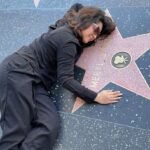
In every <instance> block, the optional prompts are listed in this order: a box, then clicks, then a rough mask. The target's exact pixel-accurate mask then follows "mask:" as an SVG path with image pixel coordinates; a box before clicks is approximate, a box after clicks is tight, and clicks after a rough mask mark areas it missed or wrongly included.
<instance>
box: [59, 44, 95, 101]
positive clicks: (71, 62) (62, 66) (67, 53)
mask: <svg viewBox="0 0 150 150" xmlns="http://www.w3.org/2000/svg"><path fill="white" fill-rule="evenodd" d="M76 54H77V50H76V44H75V43H71V42H70V43H67V44H66V45H65V46H63V47H62V48H60V49H59V50H58V52H57V77H58V80H59V81H60V83H61V84H62V85H63V87H65V88H67V89H68V90H69V91H71V92H73V93H74V94H76V95H77V96H78V97H80V98H82V99H83V100H85V101H86V102H88V103H91V102H93V101H94V99H95V98H96V96H97V93H96V92H94V91H92V90H90V89H88V88H86V87H85V86H82V85H81V84H80V83H79V82H78V81H76V80H75V79H74V66H75V56H76Z"/></svg>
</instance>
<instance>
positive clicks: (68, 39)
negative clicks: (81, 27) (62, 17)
mask: <svg viewBox="0 0 150 150" xmlns="http://www.w3.org/2000/svg"><path fill="white" fill-rule="evenodd" d="M48 34H49V40H54V41H55V42H56V43H60V44H61V45H65V44H67V43H74V44H76V45H78V46H80V42H79V39H78V38H77V36H76V35H75V34H74V32H73V30H72V29H71V28H69V27H68V26H63V27H60V28H58V29H55V30H54V31H49V33H48Z"/></svg>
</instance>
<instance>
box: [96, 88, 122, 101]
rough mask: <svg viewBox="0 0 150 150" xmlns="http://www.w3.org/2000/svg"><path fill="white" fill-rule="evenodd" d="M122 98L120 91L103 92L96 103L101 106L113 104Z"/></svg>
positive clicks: (98, 95)
mask: <svg viewBox="0 0 150 150" xmlns="http://www.w3.org/2000/svg"><path fill="white" fill-rule="evenodd" d="M121 96H122V93H120V91H112V90H103V91H101V92H99V93H98V94H97V96H96V98H95V100H94V101H95V102H97V103H99V104H112V103H117V102H118V101H119V99H120V98H121Z"/></svg>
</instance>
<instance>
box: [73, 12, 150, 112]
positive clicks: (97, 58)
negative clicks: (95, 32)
mask: <svg viewBox="0 0 150 150" xmlns="http://www.w3.org/2000/svg"><path fill="white" fill-rule="evenodd" d="M107 14H108V15H109V16H110V14H109V12H108V10H107ZM149 39H150V33H147V34H142V35H138V36H133V37H128V38H123V37H122V36H121V34H120V32H119V30H118V28H117V27H116V29H115V31H114V32H113V33H112V34H111V35H110V36H109V37H108V38H106V39H105V40H103V41H99V42H97V44H96V45H95V46H94V47H89V48H87V49H85V50H84V52H83V54H82V55H81V57H80V59H79V61H78V62H77V64H76V65H78V66H80V67H81V68H83V69H84V70H85V71H86V72H85V75H84V78H83V81H82V85H84V86H86V87H87V88H89V89H91V90H93V91H95V92H98V91H100V90H101V89H102V88H103V87H105V86H106V85H107V84H108V83H110V82H112V83H114V84H116V85H119V86H121V87H123V88H125V89H127V90H129V91H131V92H134V93H136V94H138V95H141V96H143V97H145V98H147V99H149V100H150V87H149V85H148V84H147V82H146V81H145V79H144V77H143V75H142V73H141V72H140V70H139V68H138V66H137V64H136V63H135V61H136V60H137V59H138V58H139V57H140V56H141V55H142V54H144V53H145V52H146V51H147V50H149V49H150V42H149ZM119 52H126V53H128V54H129V55H130V56H131V61H130V63H129V64H128V66H126V67H124V68H115V67H114V66H112V64H111V61H112V57H113V56H114V55H115V54H117V53H119ZM121 58H123V56H120V58H119V59H121ZM84 104H85V101H83V100H82V99H80V98H77V99H76V101H75V103H74V106H73V109H72V113H73V112H75V111H76V110H78V109H79V108H80V107H81V106H83V105H84Z"/></svg>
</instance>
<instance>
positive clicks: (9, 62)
mask: <svg viewBox="0 0 150 150" xmlns="http://www.w3.org/2000/svg"><path fill="white" fill-rule="evenodd" d="M77 6H80V7H77ZM76 8H78V9H76ZM114 29H115V24H114V23H113V21H112V20H111V18H109V17H107V16H105V13H104V12H103V11H102V10H100V9H99V8H96V7H83V6H82V5H80V4H76V5H74V6H73V8H71V9H70V10H69V11H68V12H67V13H66V15H65V16H64V18H63V19H61V20H59V21H58V22H56V24H55V25H54V26H50V29H49V31H48V32H46V33H44V34H42V35H41V36H40V37H39V38H37V39H35V40H34V41H33V42H32V43H31V44H29V45H28V46H23V47H22V48H20V49H19V50H18V51H16V52H15V53H13V54H12V55H10V56H8V57H7V58H6V59H5V60H4V61H3V62H2V63H1V64H0V107H1V108H0V110H1V121H0V126H1V129H2V137H1V139H0V150H31V149H32V150H50V149H52V148H53V145H54V143H55V140H56V137H57V135H58V132H59V128H60V123H59V117H58V114H57V110H56V108H55V106H54V104H53V102H52V100H51V99H50V97H49V94H48V92H47V91H48V89H50V87H51V86H52V84H53V83H55V82H56V80H59V81H60V82H61V84H62V86H64V87H65V88H67V89H68V90H70V91H72V92H73V93H74V94H76V95H77V96H78V97H80V98H82V99H84V100H85V101H86V102H87V103H94V102H97V103H99V104H110V103H116V102H118V100H119V99H120V98H121V95H122V94H121V93H120V92H119V91H114V92H113V91H110V90H103V91H101V92H99V93H96V92H94V91H92V90H90V89H88V88H86V87H84V86H82V85H81V84H80V83H79V82H78V81H76V80H75V79H74V65H75V62H76V61H77V60H78V58H79V56H80V55H81V53H82V52H83V47H84V46H86V45H89V44H91V43H93V42H95V41H96V40H97V39H98V38H100V37H107V36H108V35H109V34H110V33H111V32H112V31H113V30H114Z"/></svg>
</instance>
